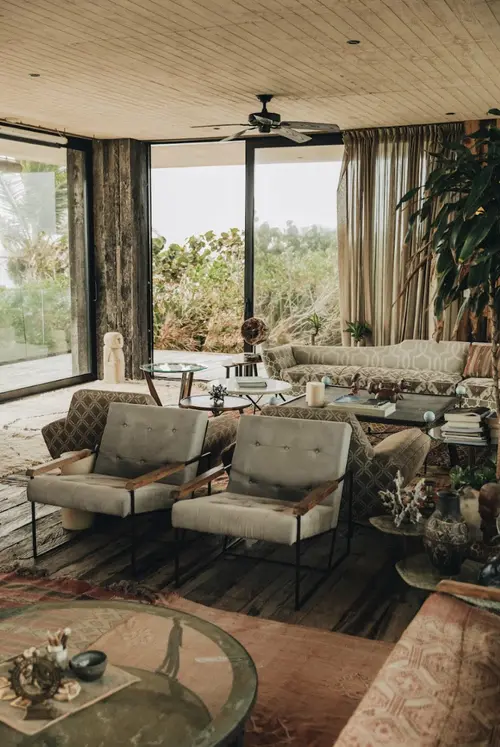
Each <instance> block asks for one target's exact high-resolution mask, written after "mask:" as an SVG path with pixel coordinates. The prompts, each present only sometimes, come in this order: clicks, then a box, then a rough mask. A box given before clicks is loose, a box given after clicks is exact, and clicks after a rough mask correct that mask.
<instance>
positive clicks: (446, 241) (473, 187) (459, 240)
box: [397, 109, 500, 479]
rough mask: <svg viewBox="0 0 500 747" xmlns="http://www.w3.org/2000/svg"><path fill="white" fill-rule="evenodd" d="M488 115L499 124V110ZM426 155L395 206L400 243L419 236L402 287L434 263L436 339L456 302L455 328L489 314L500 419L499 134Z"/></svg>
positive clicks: (486, 133)
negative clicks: (405, 224) (422, 170)
mask: <svg viewBox="0 0 500 747" xmlns="http://www.w3.org/2000/svg"><path fill="white" fill-rule="evenodd" d="M488 113H489V114H491V115H492V116H499V117H500V110H499V109H490V111H489V112H488ZM433 156H434V157H435V165H434V168H433V169H432V171H431V172H430V174H429V176H428V178H427V181H426V182H425V184H424V185H422V186H420V187H416V188H414V189H411V190H410V191H409V192H407V193H406V194H405V195H404V197H403V198H402V199H401V201H400V202H399V204H398V206H397V207H398V209H406V208H407V209H410V210H412V212H411V215H410V217H409V228H408V236H407V239H408V238H409V236H410V234H411V233H412V231H414V230H415V228H416V227H417V226H419V227H420V229H421V233H420V236H421V246H420V247H419V251H418V253H417V255H416V266H414V267H413V268H412V270H411V272H410V274H409V276H408V278H407V283H409V282H410V281H411V280H412V278H413V277H414V275H416V274H417V273H418V272H419V270H420V268H421V267H423V266H424V265H426V264H427V263H428V262H434V263H435V264H434V267H435V272H436V275H437V281H438V284H437V290H436V295H435V299H434V312H435V316H436V318H437V329H436V339H437V340H439V339H440V336H441V333H442V329H443V313H444V311H445V309H447V308H448V307H449V306H450V305H451V304H452V303H454V302H455V301H458V302H459V303H460V310H459V313H458V319H457V323H456V327H457V326H458V323H459V321H460V319H461V318H462V316H463V314H464V312H465V311H470V312H471V313H472V315H473V316H474V317H476V318H479V317H480V316H481V315H482V314H483V312H484V311H485V310H487V309H488V312H489V318H490V320H491V355H492V367H493V382H494V396H495V405H496V410H497V415H498V416H500V392H499V388H498V384H499V382H498V365H499V360H500V348H499V344H500V283H499V278H500V129H499V128H498V127H497V126H496V124H495V122H494V121H493V122H491V123H489V124H488V126H487V127H483V128H481V129H479V130H478V131H477V132H474V133H472V134H471V135H468V136H467V138H464V140H463V141H461V142H451V143H448V142H445V143H443V147H442V150H441V152H439V153H436V154H433ZM415 208H416V209H415ZM498 478H500V460H499V459H498V458H497V479H498Z"/></svg>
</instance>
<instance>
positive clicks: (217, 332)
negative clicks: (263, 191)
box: [151, 142, 245, 361]
mask: <svg viewBox="0 0 500 747" xmlns="http://www.w3.org/2000/svg"><path fill="white" fill-rule="evenodd" d="M151 166H152V173H151V202H152V229H153V319H154V329H153V333H154V356H155V360H157V361H158V360H160V361H161V360H162V354H163V351H167V350H182V351H187V352H188V353H189V352H190V351H191V352H194V351H198V352H199V351H206V352H211V353H213V352H216V353H233V352H241V350H242V340H241V334H240V327H241V323H242V321H243V273H244V226H245V144H244V143H243V142H238V143H225V144H220V143H213V142H212V143H187V144H180V145H177V144H172V145H154V146H152V149H151ZM185 357H186V356H185ZM187 357H189V355H188V356H187Z"/></svg>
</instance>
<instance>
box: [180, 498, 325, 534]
mask: <svg viewBox="0 0 500 747" xmlns="http://www.w3.org/2000/svg"><path fill="white" fill-rule="evenodd" d="M337 513H338V511H336V510H335V509H334V508H333V507H332V506H324V505H321V506H315V507H314V508H313V509H311V510H310V511H308V512H307V513H306V514H305V515H304V516H302V517H301V521H300V536H301V538H302V539H306V538H307V537H313V536H314V535H316V534H321V533H323V532H327V531H328V530H329V529H331V528H332V526H334V525H335V523H336V516H337ZM172 526H174V527H180V528H182V529H191V530H193V531H195V532H209V533H210V534H222V535H228V536H230V537H246V538H247V539H255V540H263V541H264V542H277V543H279V544H282V545H293V544H294V543H295V542H296V541H297V517H296V516H293V514H292V513H291V512H290V507H289V503H288V502H287V501H279V500H272V499H269V498H259V497H256V496H246V495H241V494H240V493H232V492H229V491H228V492H225V493H218V494H217V495H212V496H204V497H203V498H194V499H192V500H189V501H177V503H175V504H174V506H173V508H172Z"/></svg>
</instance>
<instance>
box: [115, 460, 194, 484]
mask: <svg viewBox="0 0 500 747" xmlns="http://www.w3.org/2000/svg"><path fill="white" fill-rule="evenodd" d="M185 466H186V463H185V462H176V463H175V464H166V465H165V466H164V467H158V469H154V470H153V471H152V472H147V473H146V474H145V475H139V477H134V479H133V480H129V481H128V482H126V483H125V490H138V489H139V488H143V487H144V486H145V485H151V483H153V482H158V481H159V480H163V478H164V477H168V476H169V475H173V474H174V473H175V472H180V470H181V469H184V467H185Z"/></svg>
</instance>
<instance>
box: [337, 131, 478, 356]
mask: <svg viewBox="0 0 500 747" xmlns="http://www.w3.org/2000/svg"><path fill="white" fill-rule="evenodd" d="M462 135H463V124H461V123H458V124H449V125H448V124H444V125H422V126H414V127H390V128H384V129H371V130H352V131H348V132H345V133H344V145H345V150H344V160H343V164H342V171H341V176H340V182H339V188H338V198H337V210H338V245H339V279H340V313H341V320H342V322H341V323H342V329H344V328H345V323H346V322H347V321H366V322H368V323H369V324H370V326H371V328H372V331H373V335H372V342H373V344H374V345H389V344H393V343H396V342H400V341H401V340H404V339H411V338H418V339H429V338H430V337H431V336H432V332H433V315H432V277H433V272H432V267H431V266H430V263H428V264H426V265H425V266H424V267H422V268H421V270H420V271H419V272H418V273H417V274H416V276H415V277H414V279H413V280H412V282H411V284H410V285H409V286H408V288H407V289H406V291H405V293H404V294H403V296H402V297H401V298H400V299H399V300H397V301H396V299H397V298H398V296H399V294H400V292H401V289H402V288H403V285H404V281H405V279H406V278H407V275H408V270H409V267H410V266H412V264H411V260H412V258H413V257H414V256H415V254H416V252H417V251H418V248H419V244H420V241H419V231H420V233H423V228H421V229H419V231H416V232H415V233H414V234H413V236H412V238H411V240H410V242H409V243H408V244H405V241H404V239H405V236H406V232H407V229H408V219H409V216H410V214H411V212H412V210H413V209H415V207H416V203H413V204H411V206H410V209H406V210H403V211H396V209H395V208H396V205H397V203H398V202H399V200H400V199H401V197H402V196H403V195H404V194H405V193H406V192H407V191H408V190H409V189H411V188H412V187H417V186H419V185H421V184H423V183H424V182H425V181H426V179H427V176H428V174H429V172H430V170H431V169H432V167H433V161H434V158H433V156H432V155H431V154H432V153H433V152H436V151H438V150H440V149H441V146H442V144H443V141H444V140H457V139H459V138H460V137H462ZM343 344H344V345H350V344H351V339H350V336H349V335H348V334H346V333H343Z"/></svg>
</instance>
